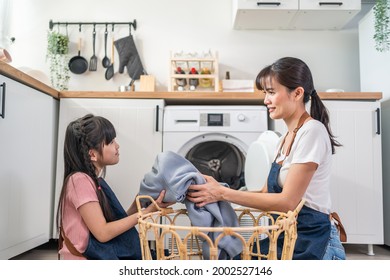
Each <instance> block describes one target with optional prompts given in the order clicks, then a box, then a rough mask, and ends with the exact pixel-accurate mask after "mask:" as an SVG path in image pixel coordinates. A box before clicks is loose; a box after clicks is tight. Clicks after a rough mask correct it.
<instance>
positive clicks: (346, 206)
mask: <svg viewBox="0 0 390 280" xmlns="http://www.w3.org/2000/svg"><path fill="white" fill-rule="evenodd" d="M324 104H325V106H326V107H327V108H328V110H329V113H330V123H331V129H332V132H333V134H334V135H335V136H336V137H337V140H338V141H339V142H340V143H341V144H342V145H343V146H342V147H339V148H336V154H335V155H334V157H333V165H332V179H331V180H332V181H331V196H332V204H333V209H332V210H333V211H336V212H338V214H339V215H340V218H341V220H342V222H343V224H344V227H345V230H346V232H347V235H348V240H347V243H351V244H368V245H370V246H369V253H372V246H371V245H373V244H383V239H384V236H383V201H382V197H383V194H382V156H381V149H382V148H381V132H380V120H379V118H380V117H378V115H379V113H380V107H381V104H380V102H379V101H327V100H325V101H324ZM275 130H276V131H278V132H280V133H282V134H284V133H285V131H286V128H285V125H284V123H283V122H282V121H280V120H278V121H276V122H275Z"/></svg>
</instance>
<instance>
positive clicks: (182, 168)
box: [139, 151, 242, 259]
mask: <svg viewBox="0 0 390 280" xmlns="http://www.w3.org/2000/svg"><path fill="white" fill-rule="evenodd" d="M204 183H206V180H205V179H204V177H203V176H202V175H201V174H200V173H199V171H198V170H197V169H196V167H195V166H194V165H193V164H192V163H191V162H190V161H188V160H187V159H185V158H184V157H182V156H180V155H178V154H176V153H174V152H170V151H167V152H162V153H160V154H158V155H157V157H156V160H155V162H154V165H153V167H152V170H151V171H150V172H148V173H146V174H145V176H144V179H143V180H142V182H141V184H140V190H139V195H149V196H151V197H152V198H154V199H157V197H158V196H159V194H160V192H161V191H162V190H164V189H165V190H166V193H165V197H164V202H180V203H184V205H185V206H186V208H187V212H188V216H189V218H190V221H191V224H192V225H193V226H198V227H238V226H239V223H238V218H237V215H236V213H235V211H234V209H233V208H232V206H231V205H230V203H228V202H226V201H220V202H214V203H210V204H207V205H206V206H204V207H197V206H196V205H195V204H194V203H193V202H191V201H189V200H188V199H186V194H187V191H188V187H189V186H190V185H193V184H196V185H200V184H204ZM141 203H143V206H146V203H147V202H145V201H141ZM219 234H221V233H220V232H209V233H208V236H209V237H210V238H211V240H213V241H214V240H216V238H217V237H218V235H219ZM218 247H219V248H218V249H219V259H232V258H234V257H235V256H237V255H238V254H240V253H241V251H242V244H241V241H240V240H239V239H237V238H236V237H234V236H225V237H223V238H222V239H221V241H220V242H219V243H218ZM202 252H203V258H204V259H209V256H210V250H209V246H208V244H207V242H203V245H202Z"/></svg>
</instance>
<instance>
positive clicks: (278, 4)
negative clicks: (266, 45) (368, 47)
mask: <svg viewBox="0 0 390 280" xmlns="http://www.w3.org/2000/svg"><path fill="white" fill-rule="evenodd" d="M360 9H361V0H343V1H316V0H280V1H264V0H233V27H234V29H307V30H327V29H330V30H337V29H342V28H343V27H344V26H345V25H346V24H347V23H348V22H349V21H350V20H351V19H352V18H353V17H354V16H355V15H356V14H357V13H358V12H359V11H360Z"/></svg>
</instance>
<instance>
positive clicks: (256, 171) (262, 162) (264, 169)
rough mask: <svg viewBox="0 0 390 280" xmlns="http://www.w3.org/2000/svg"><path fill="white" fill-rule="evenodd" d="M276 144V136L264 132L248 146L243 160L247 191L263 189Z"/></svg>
mask: <svg viewBox="0 0 390 280" xmlns="http://www.w3.org/2000/svg"><path fill="white" fill-rule="evenodd" d="M278 142H279V135H278V134H276V133H275V132H273V131H265V132H263V133H262V134H261V135H260V136H259V138H258V139H257V140H256V141H255V142H253V143H252V144H250V145H249V149H248V153H247V155H246V160H245V184H246V185H245V186H246V188H247V190H250V191H254V190H261V189H262V188H263V186H264V184H265V183H266V180H267V178H268V173H269V170H270V168H271V164H272V161H273V158H274V154H275V151H276V147H277V143H278Z"/></svg>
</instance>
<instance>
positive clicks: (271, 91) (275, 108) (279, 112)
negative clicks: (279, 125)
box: [264, 77, 295, 120]
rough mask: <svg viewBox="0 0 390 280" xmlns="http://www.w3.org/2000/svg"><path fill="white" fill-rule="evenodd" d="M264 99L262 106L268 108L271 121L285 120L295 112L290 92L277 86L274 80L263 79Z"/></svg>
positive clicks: (270, 78)
mask: <svg viewBox="0 0 390 280" xmlns="http://www.w3.org/2000/svg"><path fill="white" fill-rule="evenodd" d="M264 91H265V97H264V104H265V105H266V106H267V108H268V112H269V116H270V118H271V119H274V120H275V119H286V118H288V117H289V116H290V115H291V114H292V113H293V112H294V111H295V110H294V104H295V102H293V100H292V98H291V92H292V91H291V90H290V89H288V88H287V87H285V86H282V85H281V84H279V83H278V82H277V81H276V80H275V79H274V78H272V77H268V78H267V79H265V87H264Z"/></svg>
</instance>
